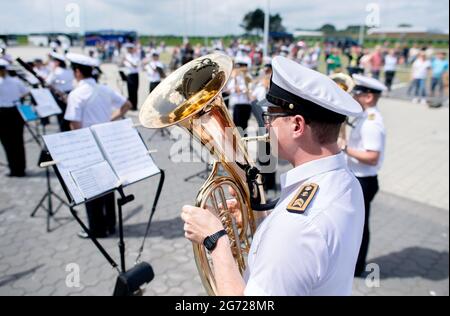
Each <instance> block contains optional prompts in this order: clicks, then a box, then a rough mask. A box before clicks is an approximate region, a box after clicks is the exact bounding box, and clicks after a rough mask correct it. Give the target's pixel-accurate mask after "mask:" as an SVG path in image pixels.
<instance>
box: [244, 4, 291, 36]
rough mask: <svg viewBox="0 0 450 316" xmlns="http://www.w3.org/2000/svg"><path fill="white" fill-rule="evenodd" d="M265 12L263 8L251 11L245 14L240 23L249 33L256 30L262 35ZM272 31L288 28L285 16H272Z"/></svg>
mask: <svg viewBox="0 0 450 316" xmlns="http://www.w3.org/2000/svg"><path fill="white" fill-rule="evenodd" d="M264 19H265V13H264V11H263V10H261V9H256V10H255V11H251V12H249V13H247V14H246V15H245V16H244V20H243V21H242V24H241V25H240V26H241V27H242V28H243V29H244V30H245V31H246V32H247V33H251V32H253V31H256V33H257V34H258V35H260V34H261V33H262V32H263V31H264ZM270 31H271V32H285V31H286V28H285V27H284V26H283V18H282V17H281V16H280V15H279V14H276V15H271V16H270Z"/></svg>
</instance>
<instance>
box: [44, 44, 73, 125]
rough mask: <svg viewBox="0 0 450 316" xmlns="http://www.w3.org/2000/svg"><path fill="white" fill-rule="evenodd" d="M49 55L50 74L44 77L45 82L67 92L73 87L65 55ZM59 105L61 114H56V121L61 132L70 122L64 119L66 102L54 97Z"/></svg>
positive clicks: (70, 71) (52, 53)
mask: <svg viewBox="0 0 450 316" xmlns="http://www.w3.org/2000/svg"><path fill="white" fill-rule="evenodd" d="M49 57H50V71H51V72H50V74H49V75H48V77H46V82H47V84H48V85H49V86H52V87H54V88H55V89H57V90H58V91H61V92H63V93H65V94H69V93H70V92H71V91H72V89H73V81H74V80H75V78H74V76H73V70H72V69H68V68H67V65H66V57H65V56H64V55H61V54H58V53H54V52H51V53H50V54H49ZM56 100H57V102H58V105H59V107H60V108H61V110H62V113H63V114H61V115H58V123H59V127H60V130H61V132H67V131H70V124H69V122H68V121H66V120H64V113H65V112H66V108H67V102H65V101H64V100H61V99H58V98H56Z"/></svg>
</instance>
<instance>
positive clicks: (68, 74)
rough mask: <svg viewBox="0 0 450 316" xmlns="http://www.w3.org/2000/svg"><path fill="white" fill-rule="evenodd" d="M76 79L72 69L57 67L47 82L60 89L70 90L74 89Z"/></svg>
mask: <svg viewBox="0 0 450 316" xmlns="http://www.w3.org/2000/svg"><path fill="white" fill-rule="evenodd" d="M74 79H75V77H74V75H73V71H72V69H64V68H61V67H57V68H56V69H55V70H53V71H52V72H51V73H50V75H49V76H48V77H47V79H46V82H47V84H49V85H52V86H53V87H55V88H56V89H58V90H60V91H63V92H70V91H72V89H73V81H74Z"/></svg>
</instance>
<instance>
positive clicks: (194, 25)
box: [0, 0, 449, 35]
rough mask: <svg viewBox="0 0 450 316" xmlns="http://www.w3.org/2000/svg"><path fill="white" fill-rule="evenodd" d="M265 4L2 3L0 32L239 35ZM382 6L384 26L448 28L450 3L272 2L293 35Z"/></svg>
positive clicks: (208, 0)
mask: <svg viewBox="0 0 450 316" xmlns="http://www.w3.org/2000/svg"><path fill="white" fill-rule="evenodd" d="M265 2H266V1H265V0H222V1H217V0H151V1H149V0H147V1H143V0H12V1H11V0H0V4H1V5H2V8H3V9H2V11H1V12H0V23H1V24H0V33H7V32H10V33H28V32H43V31H85V30H95V29H127V30H129V29H132V30H136V31H138V32H139V33H141V34H190V35H223V34H230V33H234V34H239V33H241V32H242V29H241V28H240V27H239V24H240V23H241V21H242V18H243V16H244V14H245V13H246V12H248V11H250V10H254V9H255V8H257V7H261V8H264V5H265ZM68 3H77V4H78V5H79V6H80V8H81V28H80V29H76V30H74V29H68V28H67V27H66V26H65V18H66V14H67V13H66V11H65V7H66V5H67V4H68ZM368 3H378V4H379V5H380V9H381V23H382V26H396V25H398V24H400V23H409V24H413V25H415V26H422V27H428V28H438V29H442V30H448V28H449V27H448V18H449V14H448V12H449V4H448V1H447V0H436V1H429V0H378V1H376V0H367V1H366V0H363V1H361V0H358V1H357V0H337V1H334V0H315V1H314V0H308V1H306V0H272V1H271V10H272V12H273V13H280V14H281V16H282V17H283V19H284V24H285V26H287V27H288V29H289V30H290V31H292V30H294V29H296V28H318V27H320V26H321V25H323V24H325V23H332V24H335V25H336V26H338V27H339V28H343V27H346V26H347V25H350V24H361V23H362V22H364V20H365V17H366V15H367V12H366V5H367V4H368Z"/></svg>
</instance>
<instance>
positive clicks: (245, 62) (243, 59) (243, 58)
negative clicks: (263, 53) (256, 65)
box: [234, 55, 252, 68]
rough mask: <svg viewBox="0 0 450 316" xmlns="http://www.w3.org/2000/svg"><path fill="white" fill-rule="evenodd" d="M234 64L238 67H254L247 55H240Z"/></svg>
mask: <svg viewBox="0 0 450 316" xmlns="http://www.w3.org/2000/svg"><path fill="white" fill-rule="evenodd" d="M234 64H235V65H237V66H245V67H249V68H250V67H251V66H252V60H251V59H250V57H249V56H247V55H239V56H236V58H235V59H234Z"/></svg>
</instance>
